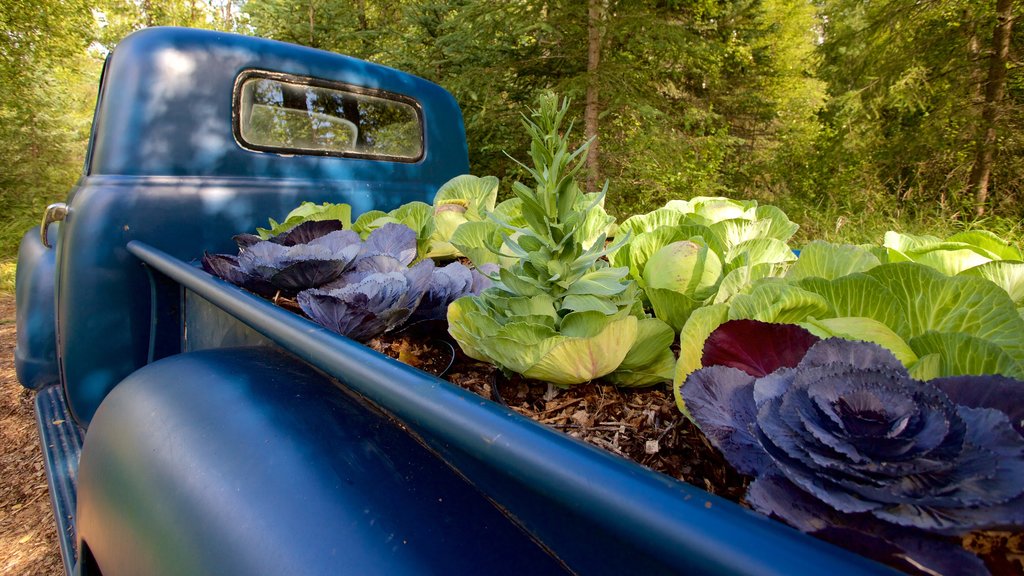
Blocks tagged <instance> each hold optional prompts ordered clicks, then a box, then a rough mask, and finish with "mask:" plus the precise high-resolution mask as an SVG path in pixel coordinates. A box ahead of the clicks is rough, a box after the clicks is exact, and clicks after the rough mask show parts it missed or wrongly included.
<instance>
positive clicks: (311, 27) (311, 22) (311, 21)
mask: <svg viewBox="0 0 1024 576" xmlns="http://www.w3.org/2000/svg"><path fill="white" fill-rule="evenodd" d="M313 16H314V13H313V0H309V46H310V47H312V48H317V47H318V46H317V45H316V42H315V41H314V37H313V31H314V30H315V26H314V23H315V20H314V18H313Z"/></svg>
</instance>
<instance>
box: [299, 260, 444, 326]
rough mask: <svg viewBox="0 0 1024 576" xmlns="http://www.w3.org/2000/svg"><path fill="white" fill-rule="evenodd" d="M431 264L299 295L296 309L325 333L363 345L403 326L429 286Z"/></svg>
mask: <svg viewBox="0 0 1024 576" xmlns="http://www.w3.org/2000/svg"><path fill="white" fill-rule="evenodd" d="M433 270H434V261H433V260H423V261H421V262H419V263H418V264H416V265H415V266H413V267H412V268H407V269H405V271H390V272H372V273H367V274H366V275H364V276H362V277H361V278H358V279H355V280H354V281H352V282H350V283H349V284H346V285H344V286H337V287H333V288H328V289H319V288H313V289H310V290H305V291H303V292H300V293H299V295H298V303H299V307H300V308H302V311H303V312H305V313H306V314H307V315H308V316H309V317H310V318H312V319H313V321H314V322H316V323H317V324H320V325H321V326H324V327H325V328H327V329H328V330H331V331H334V332H337V333H339V334H342V335H344V336H348V337H349V338H352V339H353V340H359V341H366V340H369V339H370V338H373V337H375V336H378V335H380V334H382V333H384V332H387V331H389V330H393V329H394V328H396V327H398V326H400V325H402V324H403V323H405V321H406V320H408V319H409V316H410V315H412V312H413V310H415V309H416V307H417V306H418V305H419V302H420V299H422V298H423V294H424V293H425V292H426V289H427V285H428V284H429V283H430V277H431V273H432V272H433Z"/></svg>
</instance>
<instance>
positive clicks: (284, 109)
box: [235, 71, 423, 162]
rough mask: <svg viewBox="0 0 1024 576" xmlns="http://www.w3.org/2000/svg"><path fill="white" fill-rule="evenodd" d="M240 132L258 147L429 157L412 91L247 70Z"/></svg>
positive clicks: (239, 98) (238, 99) (238, 100)
mask: <svg viewBox="0 0 1024 576" xmlns="http://www.w3.org/2000/svg"><path fill="white" fill-rule="evenodd" d="M235 137H236V138H237V139H238V141H239V142H240V143H241V144H242V145H243V146H245V147H246V148H250V149H253V150H260V151H266V152H279V153H284V154H314V155H327V156H352V157H357V158H369V159H379V160H393V161H399V162H416V161H418V160H420V159H421V158H422V157H423V117H422V114H421V112H420V108H419V106H418V105H417V103H416V101H415V100H413V99H411V98H408V97H406V96H402V95H398V94H392V93H389V92H383V91H379V90H369V89H365V88H360V87H355V86H349V85H345V84H333V83H328V82H323V81H319V80H315V79H312V78H302V77H296V76H288V75H282V74H275V73H272V72H253V71H249V72H245V73H243V74H242V75H241V76H240V77H239V79H238V81H237V82H236V84H235Z"/></svg>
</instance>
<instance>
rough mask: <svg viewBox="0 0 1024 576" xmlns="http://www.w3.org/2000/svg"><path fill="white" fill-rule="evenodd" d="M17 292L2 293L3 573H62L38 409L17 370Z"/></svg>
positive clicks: (0, 470) (0, 562)
mask: <svg viewBox="0 0 1024 576" xmlns="http://www.w3.org/2000/svg"><path fill="white" fill-rule="evenodd" d="M14 329H15V324H14V297H13V296H11V295H10V294H5V293H0V574H5V575H8V574H9V575H22V574H24V575H34V574H47V575H49V574H62V573H63V572H64V565H63V563H62V561H61V557H60V545H59V544H58V541H57V529H56V527H55V524H54V521H53V512H52V511H51V509H50V497H49V494H48V492H47V486H46V472H45V470H44V469H43V455H42V451H41V449H40V447H39V435H38V433H37V432H36V423H35V415H34V412H33V404H32V402H33V399H34V397H35V396H34V394H33V393H32V392H31V391H30V390H26V389H25V388H22V386H21V384H19V383H18V379H17V377H16V376H15V375H14V343H15V338H14Z"/></svg>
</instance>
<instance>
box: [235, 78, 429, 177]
mask: <svg viewBox="0 0 1024 576" xmlns="http://www.w3.org/2000/svg"><path fill="white" fill-rule="evenodd" d="M253 79H267V80H274V81H277V82H281V83H286V84H295V85H299V86H309V87H312V88H325V89H328V90H336V91H339V92H347V93H350V94H355V95H358V96H371V97H374V98H380V99H383V100H390V101H393V102H398V103H401V104H405V105H407V106H409V107H411V108H412V109H413V111H414V112H415V114H416V120H417V122H418V124H419V135H420V153H419V155H418V156H415V157H412V156H393V155H389V154H373V153H366V152H356V151H341V150H323V149H312V148H291V147H286V146H267V145H264V144H255V143H252V142H249V141H248V140H246V139H245V138H244V137H243V136H242V121H241V120H242V117H241V115H242V86H243V85H244V84H245V83H246V82H248V81H250V80H253ZM231 131H232V133H233V135H234V137H235V141H236V142H237V143H238V145H239V146H241V147H242V148H244V149H246V150H253V151H256V152H270V153H275V154H284V155H301V156H332V157H337V158H359V159H363V160H375V161H380V162H400V163H403V164H416V163H418V162H421V161H422V160H423V158H424V157H426V154H427V138H426V119H425V118H424V114H423V107H422V106H421V105H420V103H419V101H418V100H416V99H415V98H412V97H410V96H407V95H405V94H399V93H396V92H390V91H387V90H380V89H376V88H367V87H365V86H357V85H355V84H349V83H347V82H336V81H330V80H324V79H322V78H315V77H312V76H297V75H295V74H287V73H283V72H272V71H269V70H256V69H250V70H243V71H242V72H241V73H239V75H238V77H237V78H235V86H234V89H233V94H232V97H231Z"/></svg>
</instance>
